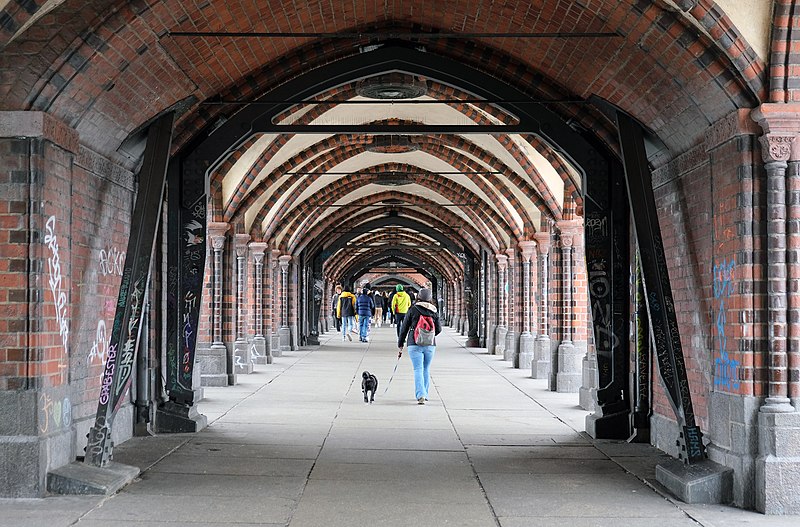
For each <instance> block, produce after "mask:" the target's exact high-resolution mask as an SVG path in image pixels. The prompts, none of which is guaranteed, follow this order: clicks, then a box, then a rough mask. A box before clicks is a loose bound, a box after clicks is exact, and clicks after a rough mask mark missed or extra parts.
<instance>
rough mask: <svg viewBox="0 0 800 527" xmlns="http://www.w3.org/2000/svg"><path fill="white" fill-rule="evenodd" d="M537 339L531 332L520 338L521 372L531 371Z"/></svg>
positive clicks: (519, 366) (519, 363) (523, 334)
mask: <svg viewBox="0 0 800 527" xmlns="http://www.w3.org/2000/svg"><path fill="white" fill-rule="evenodd" d="M534 343H535V339H534V338H533V335H531V334H530V332H529V331H524V332H523V333H522V335H520V336H519V359H518V364H517V367H518V368H519V369H520V370H531V367H532V364H533V357H534V349H533V348H534Z"/></svg>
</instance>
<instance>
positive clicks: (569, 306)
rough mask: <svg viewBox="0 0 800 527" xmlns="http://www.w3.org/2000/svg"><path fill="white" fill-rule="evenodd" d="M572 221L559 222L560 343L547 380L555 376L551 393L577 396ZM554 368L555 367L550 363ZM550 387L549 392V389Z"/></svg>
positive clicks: (579, 378)
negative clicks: (556, 365) (553, 370)
mask: <svg viewBox="0 0 800 527" xmlns="http://www.w3.org/2000/svg"><path fill="white" fill-rule="evenodd" d="M574 223H575V222H574V220H569V221H565V222H563V224H562V225H560V226H559V229H560V231H561V235H560V240H561V269H562V270H561V285H562V290H561V306H562V317H561V335H562V337H561V344H559V346H558V370H557V372H556V374H555V376H554V375H553V373H552V372H551V375H550V379H551V382H552V381H553V377H555V390H556V391H558V392H566V393H577V392H578V391H579V390H580V387H581V381H582V380H583V375H582V372H581V361H582V358H583V351H582V350H580V349H578V348H577V347H576V346H575V342H574V340H573V339H574V336H575V335H574V333H575V331H574V327H573V324H574V322H573V318H574V310H573V302H572V297H573V294H572V293H573V291H572V289H573V278H574V276H573V267H574V262H573V259H574V252H575V251H574V247H573V246H574V245H575V237H576V236H578V234H577V232H576V227H575V225H574ZM554 366H555V364H554ZM552 388H553V387H552V385H551V389H552Z"/></svg>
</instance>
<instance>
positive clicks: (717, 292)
mask: <svg viewBox="0 0 800 527" xmlns="http://www.w3.org/2000/svg"><path fill="white" fill-rule="evenodd" d="M734 269H736V262H735V261H734V260H733V259H731V260H730V261H728V260H727V259H723V260H722V262H721V263H719V264H715V265H714V266H713V273H714V276H713V279H714V300H715V302H716V303H717V318H716V328H717V347H718V350H719V357H717V358H716V359H714V386H719V387H722V388H725V389H727V390H732V391H735V390H738V389H739V361H737V360H733V359H731V358H730V357H729V356H728V335H727V326H728V311H727V309H728V306H726V301H727V299H728V298H729V297H730V296H731V294H733V288H734V276H733V275H734Z"/></svg>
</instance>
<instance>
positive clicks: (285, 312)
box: [278, 254, 292, 352]
mask: <svg viewBox="0 0 800 527" xmlns="http://www.w3.org/2000/svg"><path fill="white" fill-rule="evenodd" d="M291 261H292V257H291V256H289V255H287V254H284V255H283V256H281V257H280V258H278V265H279V266H280V272H281V293H280V313H281V328H280V329H279V330H278V338H279V339H280V348H281V352H284V351H291V350H292V335H291V330H290V329H289V262H291Z"/></svg>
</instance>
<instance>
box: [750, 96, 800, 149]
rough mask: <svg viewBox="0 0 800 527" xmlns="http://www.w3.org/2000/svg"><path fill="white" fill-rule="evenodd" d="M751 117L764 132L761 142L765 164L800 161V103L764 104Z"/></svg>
mask: <svg viewBox="0 0 800 527" xmlns="http://www.w3.org/2000/svg"><path fill="white" fill-rule="evenodd" d="M750 117H751V118H752V119H753V120H754V121H755V122H757V123H758V125H759V126H760V127H761V129H762V130H763V131H764V135H763V136H761V137H759V141H760V142H761V155H762V157H763V159H764V162H765V163H774V162H787V161H800V140H798V137H800V103H788V104H787V103H764V104H762V105H761V106H759V107H758V108H756V109H755V110H753V111H752V112H751V113H750Z"/></svg>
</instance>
